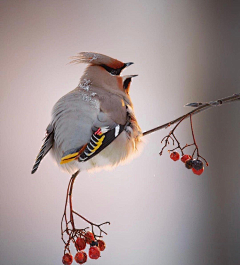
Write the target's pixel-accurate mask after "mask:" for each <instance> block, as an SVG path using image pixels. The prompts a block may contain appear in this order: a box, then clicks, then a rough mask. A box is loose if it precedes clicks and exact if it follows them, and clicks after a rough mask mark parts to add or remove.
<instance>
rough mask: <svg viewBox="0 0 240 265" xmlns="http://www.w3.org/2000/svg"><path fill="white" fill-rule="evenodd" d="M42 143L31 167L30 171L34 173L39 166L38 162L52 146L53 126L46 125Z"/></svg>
mask: <svg viewBox="0 0 240 265" xmlns="http://www.w3.org/2000/svg"><path fill="white" fill-rule="evenodd" d="M43 140H44V143H43V145H42V147H41V149H40V151H39V153H38V155H37V158H36V160H35V163H34V166H33V168H32V171H31V173H32V174H33V173H35V172H36V171H37V169H38V167H39V164H40V162H41V161H42V159H43V158H44V156H45V155H46V154H47V153H48V151H49V150H50V149H51V148H52V146H53V140H54V130H53V126H52V125H51V124H49V125H48V127H47V129H46V136H45V138H44V139H43Z"/></svg>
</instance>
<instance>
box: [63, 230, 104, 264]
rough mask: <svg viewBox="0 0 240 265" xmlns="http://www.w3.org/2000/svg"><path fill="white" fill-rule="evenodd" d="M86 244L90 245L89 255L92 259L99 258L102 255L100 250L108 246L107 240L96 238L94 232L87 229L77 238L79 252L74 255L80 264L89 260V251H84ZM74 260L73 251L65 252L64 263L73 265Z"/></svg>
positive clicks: (76, 244)
mask: <svg viewBox="0 0 240 265" xmlns="http://www.w3.org/2000/svg"><path fill="white" fill-rule="evenodd" d="M86 244H89V245H90V248H89V252H88V256H89V258H90V259H98V258H99V257H100V251H103V250H104V249H105V247H106V245H105V242H104V241H103V240H101V239H95V237H94V235H93V233H92V232H90V231H87V232H86V233H85V234H83V235H82V236H80V237H78V238H77V239H76V240H75V247H76V250H77V253H76V255H75V257H74V259H75V261H76V262H77V263H78V264H83V263H85V262H86V261H87V257H88V256H87V253H86V252H85V251H83V250H84V249H85V248H86ZM72 262H73V256H72V255H71V253H70V252H69V253H65V254H64V255H63V258H62V263H63V264H64V265H71V264H72Z"/></svg>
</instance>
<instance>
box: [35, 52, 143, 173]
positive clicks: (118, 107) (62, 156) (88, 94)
mask: <svg viewBox="0 0 240 265" xmlns="http://www.w3.org/2000/svg"><path fill="white" fill-rule="evenodd" d="M72 62H73V63H88V64H89V65H88V67H87V68H86V70H85V72H84V74H83V76H82V77H81V79H80V82H79V85H78V86H77V87H76V88H75V89H74V90H72V91H71V92H69V93H68V94H66V95H65V96H63V97H62V98H60V99H59V100H58V102H57V103H56V104H55V105H54V108H53V111H52V121H51V122H50V126H51V128H53V130H52V132H51V138H50V140H51V142H48V143H47V146H46V144H45V143H44V144H43V147H42V149H41V152H40V154H41V157H39V156H38V159H37V160H36V163H35V165H34V170H33V172H32V173H34V172H35V171H36V170H37V168H38V165H39V164H40V162H41V160H42V158H43V156H42V154H44V155H46V153H47V152H48V151H49V149H50V148H51V147H52V149H51V152H52V154H53V157H54V159H55V161H56V162H57V164H58V165H59V166H61V167H62V169H64V170H66V171H68V172H70V173H74V172H76V171H77V170H78V169H80V170H84V169H87V170H89V169H96V168H107V167H112V166H115V165H117V164H119V163H120V162H123V161H126V160H127V159H128V158H129V157H132V155H134V154H136V153H137V151H138V149H139V145H140V143H141V135H142V134H141V129H140V127H139V125H138V123H137V120H136V118H135V115H134V111H133V105H132V102H131V99H130V96H129V86H130V82H131V78H132V77H134V76H126V77H121V76H119V74H120V73H121V71H122V69H124V68H125V67H126V66H129V65H131V64H132V63H122V62H120V61H118V60H116V59H113V58H111V57H108V56H106V55H102V54H99V53H91V52H89V53H87V52H84V53H80V54H79V55H78V56H76V57H74V60H73V61H72ZM99 129H100V131H102V134H101V135H104V138H101V140H100V139H99V140H97V139H96V137H95V136H94V134H95V132H96V131H98V130H99ZM101 135H100V136H99V137H101ZM91 139H93V141H92V140H91ZM91 141H92V144H91ZM94 141H95V142H94ZM45 146H46V147H45ZM83 147H84V148H83ZM45 148H47V149H46V150H45ZM83 149H84V150H83ZM87 149H88V150H87ZM45 151H46V152H45ZM90 153H91V154H90ZM88 154H90V155H88ZM82 155H83V156H82ZM86 157H87V158H86ZM81 159H82V160H81ZM62 162H64V163H62ZM60 163H61V165H60Z"/></svg>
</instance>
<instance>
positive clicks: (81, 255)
mask: <svg viewBox="0 0 240 265" xmlns="http://www.w3.org/2000/svg"><path fill="white" fill-rule="evenodd" d="M74 259H75V261H76V262H77V263H79V264H83V263H85V262H86V261H87V254H86V252H84V251H78V252H77V253H76V255H75V257H74Z"/></svg>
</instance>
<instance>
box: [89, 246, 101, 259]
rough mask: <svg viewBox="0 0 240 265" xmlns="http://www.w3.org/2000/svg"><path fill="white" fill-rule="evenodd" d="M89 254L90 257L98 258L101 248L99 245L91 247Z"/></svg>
mask: <svg viewBox="0 0 240 265" xmlns="http://www.w3.org/2000/svg"><path fill="white" fill-rule="evenodd" d="M88 254H89V258H90V259H98V258H99V257H100V249H99V248H98V247H90V248H89V253H88Z"/></svg>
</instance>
